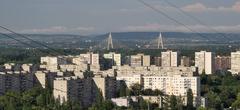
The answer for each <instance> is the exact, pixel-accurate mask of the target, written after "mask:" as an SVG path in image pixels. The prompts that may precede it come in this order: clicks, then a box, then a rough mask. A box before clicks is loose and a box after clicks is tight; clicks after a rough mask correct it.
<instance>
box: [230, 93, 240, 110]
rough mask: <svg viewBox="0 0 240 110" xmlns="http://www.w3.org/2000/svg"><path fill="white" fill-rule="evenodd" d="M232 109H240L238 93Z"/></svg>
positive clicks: (239, 95) (239, 94)
mask: <svg viewBox="0 0 240 110" xmlns="http://www.w3.org/2000/svg"><path fill="white" fill-rule="evenodd" d="M232 107H233V108H235V109H239V108H240V93H238V96H237V99H236V100H235V101H234V102H233V103H232Z"/></svg>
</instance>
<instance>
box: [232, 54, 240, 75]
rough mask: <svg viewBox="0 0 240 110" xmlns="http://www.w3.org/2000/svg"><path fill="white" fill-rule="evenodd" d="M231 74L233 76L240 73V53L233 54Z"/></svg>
mask: <svg viewBox="0 0 240 110" xmlns="http://www.w3.org/2000/svg"><path fill="white" fill-rule="evenodd" d="M231 72H232V74H239V73H240V51H236V52H231Z"/></svg>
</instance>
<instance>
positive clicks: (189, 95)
mask: <svg viewBox="0 0 240 110" xmlns="http://www.w3.org/2000/svg"><path fill="white" fill-rule="evenodd" d="M192 109H193V93H192V89H188V91H187V110H192Z"/></svg>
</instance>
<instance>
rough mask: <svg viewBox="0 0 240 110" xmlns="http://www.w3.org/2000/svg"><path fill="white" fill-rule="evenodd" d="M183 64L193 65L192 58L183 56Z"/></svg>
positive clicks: (186, 65)
mask: <svg viewBox="0 0 240 110" xmlns="http://www.w3.org/2000/svg"><path fill="white" fill-rule="evenodd" d="M181 66H185V67H190V66H191V59H190V58H189V57H187V56H182V57H181Z"/></svg>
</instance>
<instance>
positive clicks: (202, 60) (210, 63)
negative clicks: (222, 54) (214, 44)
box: [195, 51, 215, 74]
mask: <svg viewBox="0 0 240 110" xmlns="http://www.w3.org/2000/svg"><path fill="white" fill-rule="evenodd" d="M214 60H215V54H214V53H212V52H206V51H200V52H195V66H196V67H198V72H199V74H202V73H203V72H205V73H206V74H212V73H214V72H215V61H214Z"/></svg>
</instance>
